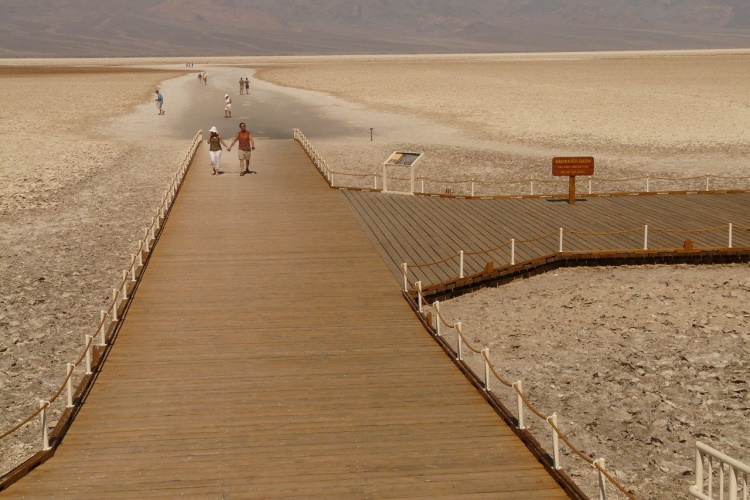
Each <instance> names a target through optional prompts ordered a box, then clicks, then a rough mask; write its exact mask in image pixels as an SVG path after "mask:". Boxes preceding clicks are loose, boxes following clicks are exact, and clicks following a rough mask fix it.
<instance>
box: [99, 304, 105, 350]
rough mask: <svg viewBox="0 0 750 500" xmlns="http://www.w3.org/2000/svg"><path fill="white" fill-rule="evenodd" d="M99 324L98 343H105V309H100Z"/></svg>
mask: <svg viewBox="0 0 750 500" xmlns="http://www.w3.org/2000/svg"><path fill="white" fill-rule="evenodd" d="M99 313H100V318H101V319H100V325H99V345H106V344H107V340H106V339H105V338H104V335H105V333H104V332H105V331H107V325H106V322H105V321H104V320H105V319H106V318H107V311H100V312H99Z"/></svg>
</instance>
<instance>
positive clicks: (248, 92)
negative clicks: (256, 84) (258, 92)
mask: <svg viewBox="0 0 750 500" xmlns="http://www.w3.org/2000/svg"><path fill="white" fill-rule="evenodd" d="M245 94H248V95H249V94H250V80H248V79H247V78H245Z"/></svg>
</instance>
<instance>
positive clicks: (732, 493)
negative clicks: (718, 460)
mask: <svg viewBox="0 0 750 500" xmlns="http://www.w3.org/2000/svg"><path fill="white" fill-rule="evenodd" d="M727 467H729V500H737V492H738V491H739V488H737V469H735V468H734V467H733V466H732V464H727ZM745 493H747V490H745ZM745 498H747V496H745Z"/></svg>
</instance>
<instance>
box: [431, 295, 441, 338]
mask: <svg viewBox="0 0 750 500" xmlns="http://www.w3.org/2000/svg"><path fill="white" fill-rule="evenodd" d="M432 307H434V308H435V335H437V336H438V337H440V327H441V326H442V325H441V324H440V323H442V322H443V321H442V320H441V319H440V301H439V300H436V301H435V303H434V304H432Z"/></svg>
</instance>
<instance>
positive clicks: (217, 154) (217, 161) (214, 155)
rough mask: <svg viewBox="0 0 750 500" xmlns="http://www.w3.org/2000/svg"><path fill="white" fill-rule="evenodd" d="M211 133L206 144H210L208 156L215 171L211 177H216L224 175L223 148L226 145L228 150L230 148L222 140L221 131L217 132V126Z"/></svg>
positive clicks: (212, 128)
mask: <svg viewBox="0 0 750 500" xmlns="http://www.w3.org/2000/svg"><path fill="white" fill-rule="evenodd" d="M209 132H211V136H210V137H209V138H208V140H207V141H206V142H208V156H209V158H211V168H212V169H213V173H212V174H211V175H216V174H220V173H222V172H221V146H222V145H224V147H225V148H227V150H228V149H229V148H228V147H227V143H225V142H224V139H222V138H221V136H220V135H219V131H218V130H216V127H215V126H214V127H211V129H210V130H209Z"/></svg>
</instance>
